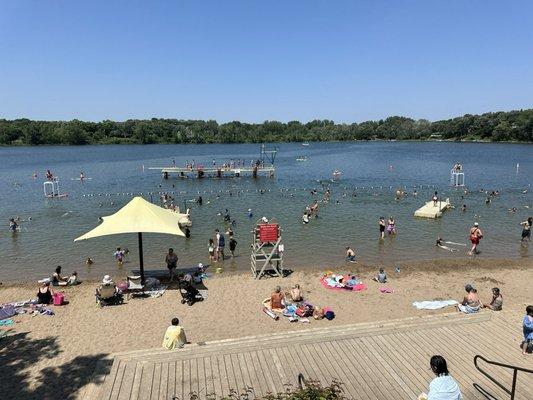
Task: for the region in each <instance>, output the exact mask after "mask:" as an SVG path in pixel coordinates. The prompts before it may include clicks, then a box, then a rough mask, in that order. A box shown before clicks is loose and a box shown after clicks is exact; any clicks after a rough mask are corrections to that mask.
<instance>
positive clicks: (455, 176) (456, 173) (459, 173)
mask: <svg viewBox="0 0 533 400" xmlns="http://www.w3.org/2000/svg"><path fill="white" fill-rule="evenodd" d="M450 185H452V186H464V185H465V174H464V172H463V167H462V166H461V164H456V165H454V167H453V168H452V170H451V171H450Z"/></svg>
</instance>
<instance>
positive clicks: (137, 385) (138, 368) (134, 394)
mask: <svg viewBox="0 0 533 400" xmlns="http://www.w3.org/2000/svg"><path fill="white" fill-rule="evenodd" d="M142 370H143V369H142V365H141V364H140V363H138V362H136V363H135V377H134V378H133V384H132V388H131V395H130V400H137V399H138V398H139V390H140V389H141V375H142Z"/></svg>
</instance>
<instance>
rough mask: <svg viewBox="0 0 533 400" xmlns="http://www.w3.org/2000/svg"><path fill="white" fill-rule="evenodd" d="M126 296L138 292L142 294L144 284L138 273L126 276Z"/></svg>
mask: <svg viewBox="0 0 533 400" xmlns="http://www.w3.org/2000/svg"><path fill="white" fill-rule="evenodd" d="M126 279H127V280H128V298H130V297H132V296H134V295H137V294H140V295H141V296H144V284H143V283H142V278H141V276H140V275H136V276H128V277H127V278H126Z"/></svg>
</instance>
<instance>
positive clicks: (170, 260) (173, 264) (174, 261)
mask: <svg viewBox="0 0 533 400" xmlns="http://www.w3.org/2000/svg"><path fill="white" fill-rule="evenodd" d="M165 262H166V263H167V268H168V275H169V277H170V282H172V281H173V280H174V272H175V271H176V268H177V267H178V256H177V255H176V253H174V249H173V248H170V249H168V253H167V255H166V257H165Z"/></svg>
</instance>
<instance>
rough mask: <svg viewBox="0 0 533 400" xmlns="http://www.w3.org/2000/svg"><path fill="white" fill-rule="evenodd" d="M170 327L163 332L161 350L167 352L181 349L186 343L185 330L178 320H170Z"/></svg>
mask: <svg viewBox="0 0 533 400" xmlns="http://www.w3.org/2000/svg"><path fill="white" fill-rule="evenodd" d="M170 324H171V325H170V326H169V327H168V328H167V330H166V331H165V337H164V338H163V348H164V349H167V350H174V349H176V348H178V349H181V348H182V347H183V346H184V345H186V344H187V343H189V342H187V337H186V336H185V330H184V329H183V328H182V327H181V326H180V320H179V319H178V318H172V321H171V323H170Z"/></svg>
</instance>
